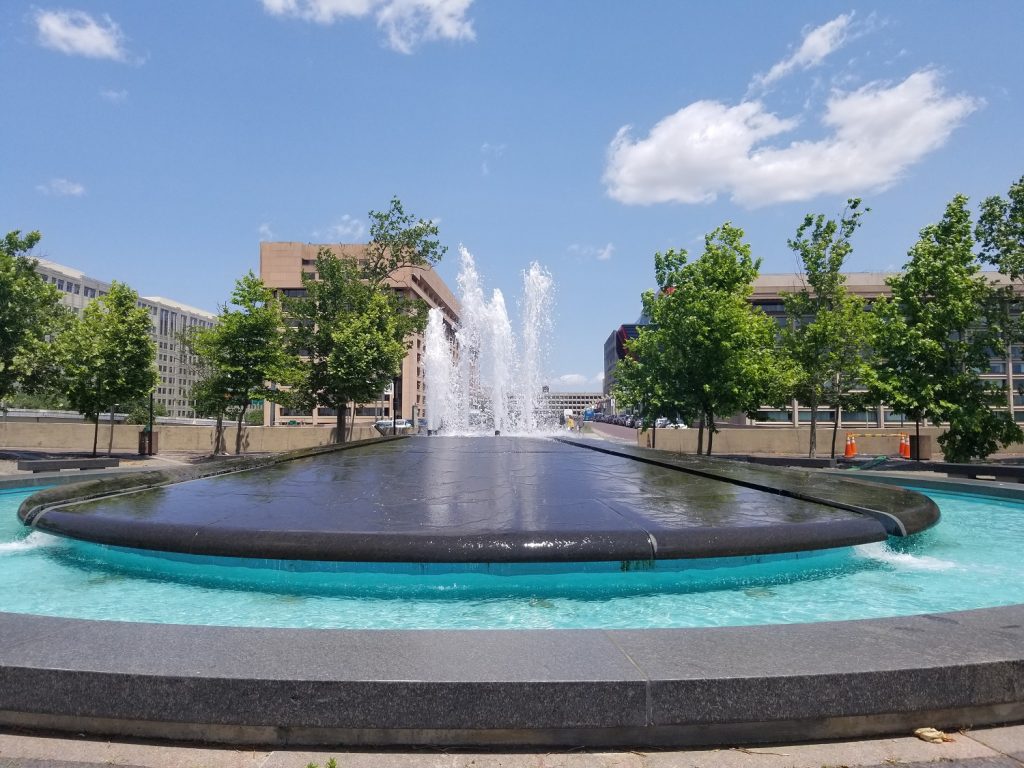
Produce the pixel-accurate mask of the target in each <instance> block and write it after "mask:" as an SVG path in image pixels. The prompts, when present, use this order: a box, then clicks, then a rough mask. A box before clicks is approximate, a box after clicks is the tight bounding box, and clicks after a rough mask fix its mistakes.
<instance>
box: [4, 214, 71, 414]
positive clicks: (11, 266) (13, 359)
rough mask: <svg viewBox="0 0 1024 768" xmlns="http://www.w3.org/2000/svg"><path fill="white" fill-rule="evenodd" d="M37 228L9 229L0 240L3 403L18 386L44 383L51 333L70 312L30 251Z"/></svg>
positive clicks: (50, 354)
mask: <svg viewBox="0 0 1024 768" xmlns="http://www.w3.org/2000/svg"><path fill="white" fill-rule="evenodd" d="M39 240H40V234H39V233H38V232H30V233H29V234H27V235H26V236H25V237H21V232H20V231H15V232H8V233H7V235H6V237H4V238H3V240H0V408H2V407H3V406H4V404H5V402H6V401H7V399H8V398H9V397H10V396H11V395H12V394H13V393H15V392H17V391H22V392H24V391H29V392H31V391H33V390H37V389H42V388H44V387H45V385H46V384H47V383H49V380H50V378H51V377H50V374H52V373H53V370H52V361H53V360H54V355H53V352H52V348H51V338H52V336H53V335H54V334H56V333H58V332H59V331H60V329H61V327H62V324H63V323H64V322H65V321H66V320H67V317H68V315H69V313H68V312H67V310H66V309H65V308H64V307H63V306H61V304H60V298H61V294H60V291H58V290H57V287H56V286H53V285H49V284H48V283H46V282H44V280H43V278H42V277H40V275H39V273H38V272H36V266H37V264H38V262H37V261H36V260H35V259H32V258H30V257H29V256H28V255H27V254H28V252H29V251H31V250H32V248H34V247H35V245H36V244H37V243H38V242H39Z"/></svg>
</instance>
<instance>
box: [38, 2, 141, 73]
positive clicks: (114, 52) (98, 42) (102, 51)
mask: <svg viewBox="0 0 1024 768" xmlns="http://www.w3.org/2000/svg"><path fill="white" fill-rule="evenodd" d="M35 22H36V31H37V32H38V33H39V43H40V45H43V46H44V47H46V48H52V49H53V50H55V51H60V52H61V53H66V54H68V55H69V56H86V57H88V58H90V59H113V60H114V61H124V60H125V58H126V53H125V50H124V47H123V44H124V35H123V34H122V33H121V28H120V27H119V26H118V25H117V24H116V23H115V22H114V21H113V19H111V18H110V17H109V16H104V17H103V18H102V19H101V20H99V21H97V20H96V19H94V18H93V17H92V16H90V15H89V14H88V13H86V12H85V11H37V12H36V15H35Z"/></svg>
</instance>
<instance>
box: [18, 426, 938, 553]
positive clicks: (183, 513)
mask: <svg viewBox="0 0 1024 768" xmlns="http://www.w3.org/2000/svg"><path fill="white" fill-rule="evenodd" d="M91 485H92V486H93V487H91V488H90V486H82V488H83V489H84V490H77V489H71V488H62V489H52V490H50V491H47V492H45V493H44V494H41V495H39V496H37V497H31V498H30V499H28V500H26V501H25V503H24V504H22V506H21V509H20V510H19V515H20V517H21V519H22V520H23V521H24V522H25V523H26V524H29V525H32V526H33V527H35V528H37V529H39V530H43V531H46V532H48V533H53V534H57V535H61V536H67V537H71V538H76V539H82V540H85V541H90V542H97V543H102V544H108V545H113V546H117V547H129V548H135V549H151V550H160V551H166V552H178V553H185V554H191V555H217V556H230V557H246V558H266V559H285V560H287V559H295V560H321V561H346V562H415V563H441V562H449V563H517V562H519V563H529V562H594V561H619V562H624V563H630V562H633V561H641V562H643V561H652V560H662V559H686V558H712V557H732V556H747V555H767V554H778V553H784V552H801V551H807V550H819V549H830V548H836V547H845V546H850V545H854V544H863V543H869V542H878V541H883V540H885V539H886V537H887V536H889V535H907V534H909V533H915V532H918V531H921V530H924V529H925V528H927V527H928V526H930V525H932V524H934V523H935V522H936V521H937V520H938V517H939V513H938V508H937V507H936V506H935V504H934V503H933V502H931V501H930V500H929V499H928V498H926V497H924V496H922V495H920V494H916V493H913V492H911V491H905V490H902V489H892V488H879V487H877V486H873V485H871V484H867V483H859V482H856V481H853V480H847V479H845V478H838V477H828V476H822V475H814V474H812V473H809V472H801V471H796V470H789V469H784V468H778V467H747V466H741V465H737V464H735V463H733V462H727V461H718V460H712V459H702V458H696V457H665V456H663V455H661V454H657V453H655V452H650V451H644V450H641V449H610V448H607V447H604V446H602V445H600V444H597V443H590V442H588V441H579V440H552V439H541V438H515V437H487V438H484V437H470V438H438V437H431V438H407V439H399V440H391V441H387V442H383V441H382V442H376V443H374V444H371V445H365V446H355V447H352V448H350V449H348V450H344V451H337V452H328V453H319V454H318V455H315V456H308V457H304V458H296V459H294V460H292V461H286V462H279V463H276V464H273V465H271V466H265V467H259V468H256V469H249V470H245V471H239V472H234V473H230V474H221V475H217V476H214V477H205V478H199V479H189V480H187V481H185V482H177V483H175V482H172V483H169V484H164V485H161V486H159V487H156V488H152V487H143V488H130V487H128V488H126V487H124V485H123V482H122V483H121V484H119V486H118V488H117V489H116V492H114V493H106V494H104V493H103V488H102V485H101V486H100V487H99V488H97V487H95V484H91ZM97 494H100V495H99V496H98V497H96V496H97ZM40 499H42V502H41V501H40Z"/></svg>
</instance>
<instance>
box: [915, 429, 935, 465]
mask: <svg viewBox="0 0 1024 768" xmlns="http://www.w3.org/2000/svg"><path fill="white" fill-rule="evenodd" d="M910 458H912V459H914V460H915V461H931V460H932V436H931V435H921V436H920V437H918V436H917V435H911V436H910Z"/></svg>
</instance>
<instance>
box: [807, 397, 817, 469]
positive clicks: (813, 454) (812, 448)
mask: <svg viewBox="0 0 1024 768" xmlns="http://www.w3.org/2000/svg"><path fill="white" fill-rule="evenodd" d="M808 405H809V406H810V408H811V439H810V442H809V443H808V450H807V458H809V459H814V458H817V456H818V401H817V400H816V399H815V400H813V401H812V402H810V403H808Z"/></svg>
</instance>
